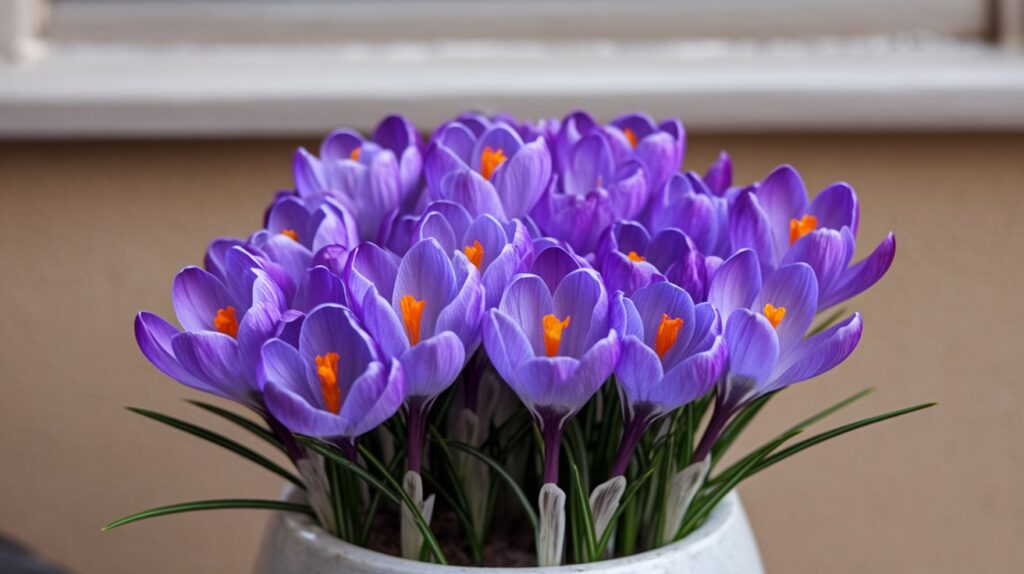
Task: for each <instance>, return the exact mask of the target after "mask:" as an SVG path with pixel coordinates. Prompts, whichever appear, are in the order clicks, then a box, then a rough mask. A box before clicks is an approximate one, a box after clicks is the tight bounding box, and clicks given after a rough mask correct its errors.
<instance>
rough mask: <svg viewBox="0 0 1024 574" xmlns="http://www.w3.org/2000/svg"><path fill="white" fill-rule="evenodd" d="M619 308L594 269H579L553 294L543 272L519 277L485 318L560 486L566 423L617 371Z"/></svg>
mask: <svg viewBox="0 0 1024 574" xmlns="http://www.w3.org/2000/svg"><path fill="white" fill-rule="evenodd" d="M621 308H622V307H621V299H620V300H618V301H617V302H616V304H610V301H609V297H608V293H607V291H605V288H604V284H603V283H602V282H601V279H600V277H599V276H598V275H597V273H596V272H594V271H593V270H591V269H577V270H576V271H572V272H571V273H569V274H568V275H566V276H565V277H564V278H563V279H562V280H561V281H560V282H559V283H558V285H557V287H556V288H555V289H554V290H551V289H549V287H548V285H547V284H546V283H545V282H544V280H543V279H541V277H539V276H537V275H533V274H522V275H519V276H518V277H516V278H515V279H514V280H513V281H512V283H511V284H510V285H509V286H508V289H506V291H505V294H504V295H503V296H502V298H501V302H500V303H499V304H498V307H497V308H496V309H492V310H490V311H488V314H487V316H486V318H485V319H484V322H483V338H484V348H485V349H486V350H487V354H488V356H489V357H490V359H491V362H492V363H493V364H494V367H495V369H496V370H497V371H498V373H499V374H500V375H501V377H502V378H503V379H504V380H505V382H507V383H508V384H509V386H510V387H512V390H513V391H515V393H516V394H517V395H518V396H519V399H520V400H521V401H522V402H523V404H524V405H525V406H526V407H527V408H528V409H529V410H530V412H531V413H533V416H534V418H535V419H536V421H537V424H538V426H539V427H540V428H541V432H542V433H543V435H544V446H545V449H544V450H545V465H544V467H545V471H544V482H545V483H557V481H558V449H559V442H560V440H561V431H562V428H563V427H564V425H565V423H566V422H567V421H568V420H569V419H570V418H571V417H572V416H573V415H575V414H576V413H577V412H578V411H579V410H580V409H581V408H582V407H583V405H584V404H586V402H587V401H588V400H589V399H590V397H592V396H593V395H594V393H595V392H597V390H598V389H599V388H600V387H601V384H602V383H604V381H605V379H607V378H608V377H609V376H610V375H611V374H612V371H613V370H614V369H615V365H616V363H617V362H618V357H619V337H618V333H617V331H616V329H615V328H614V326H619V327H620V330H621V325H622V324H623V323H624V312H622V311H621Z"/></svg>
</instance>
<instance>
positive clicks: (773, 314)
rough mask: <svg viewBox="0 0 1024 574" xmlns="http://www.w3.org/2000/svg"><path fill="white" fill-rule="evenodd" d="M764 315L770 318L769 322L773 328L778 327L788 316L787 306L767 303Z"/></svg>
mask: <svg viewBox="0 0 1024 574" xmlns="http://www.w3.org/2000/svg"><path fill="white" fill-rule="evenodd" d="M764 316H765V317H767V318H768V322H769V323H771V324H772V328H773V329H778V328H779V323H781V322H782V318H783V317H785V316H786V308H785V307H776V306H775V305H772V304H771V303H765V306H764Z"/></svg>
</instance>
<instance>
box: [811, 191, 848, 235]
mask: <svg viewBox="0 0 1024 574" xmlns="http://www.w3.org/2000/svg"><path fill="white" fill-rule="evenodd" d="M807 214H808V215H813V216H814V217H815V218H817V220H818V227H819V228H822V227H827V228H829V229H842V228H844V227H849V228H850V230H851V231H853V234H854V235H856V234H857V226H858V224H859V223H860V204H859V203H858V202H857V194H856V193H854V191H853V188H852V187H850V186H849V185H848V184H846V183H833V184H832V185H830V186H828V187H826V188H825V189H823V190H821V191H820V192H819V193H818V195H816V196H815V197H814V201H812V202H811V205H810V206H809V207H808V208H807Z"/></svg>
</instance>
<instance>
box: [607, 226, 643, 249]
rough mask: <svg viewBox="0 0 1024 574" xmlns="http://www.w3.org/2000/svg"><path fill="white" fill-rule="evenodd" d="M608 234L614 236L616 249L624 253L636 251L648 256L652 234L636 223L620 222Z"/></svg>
mask: <svg viewBox="0 0 1024 574" xmlns="http://www.w3.org/2000/svg"><path fill="white" fill-rule="evenodd" d="M608 233H611V234H614V238H615V244H616V248H617V249H618V250H619V251H621V252H622V253H629V252H630V251H635V252H637V253H638V254H640V255H646V254H647V250H648V248H649V247H650V245H651V234H650V233H648V231H647V229H646V228H645V227H644V226H643V225H640V224H639V223H637V222H636V221H618V222H616V223H615V224H614V225H612V227H610V228H609V232H608ZM606 234H607V233H606Z"/></svg>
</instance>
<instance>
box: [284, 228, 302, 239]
mask: <svg viewBox="0 0 1024 574" xmlns="http://www.w3.org/2000/svg"><path fill="white" fill-rule="evenodd" d="M281 235H284V236H285V237H289V238H291V240H292V241H298V240H299V232H298V231H295V230H294V229H282V230H281Z"/></svg>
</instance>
